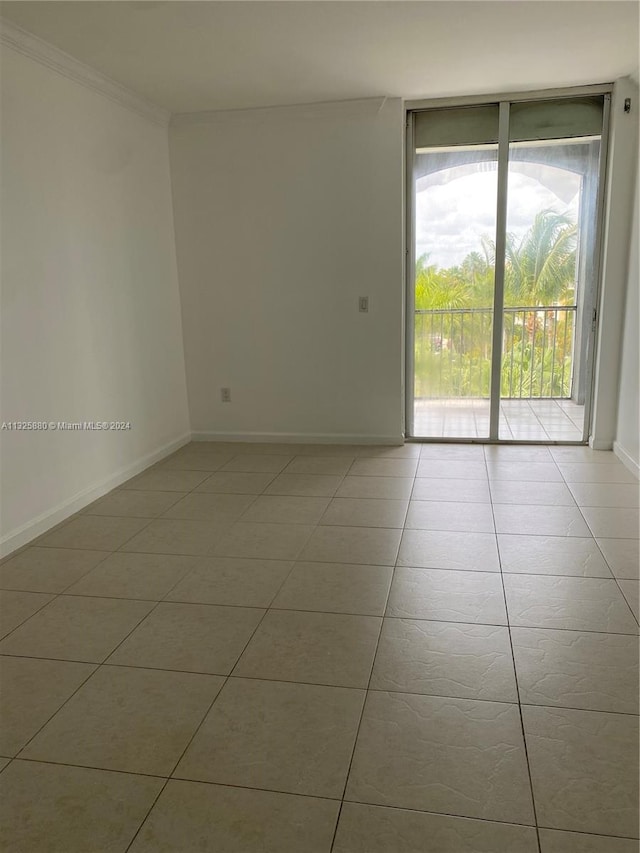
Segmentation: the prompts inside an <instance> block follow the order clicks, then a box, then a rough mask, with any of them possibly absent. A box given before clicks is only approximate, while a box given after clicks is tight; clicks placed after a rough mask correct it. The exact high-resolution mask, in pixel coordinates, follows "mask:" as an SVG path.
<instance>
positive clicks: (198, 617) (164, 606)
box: [108, 602, 265, 675]
mask: <svg viewBox="0 0 640 853" xmlns="http://www.w3.org/2000/svg"><path fill="white" fill-rule="evenodd" d="M264 612H265V611H264V610H258V609H257V608H249V607H219V606H217V605H213V604H176V603H169V602H163V603H161V604H159V605H158V606H157V607H156V609H155V610H154V611H153V613H151V614H149V616H147V618H146V619H145V620H144V622H142V623H141V624H140V625H139V626H138V627H137V628H136V629H135V631H133V632H132V633H131V634H130V635H129V636H128V637H127V638H126V639H125V641H124V642H123V643H122V645H120V646H119V647H118V648H117V649H116V650H115V652H114V653H113V654H112V655H111V657H110V658H109V659H108V663H111V664H123V665H125V666H139V667H149V668H150V669H173V670H180V671H182V672H205V673H210V674H212V675H228V674H229V673H230V672H231V670H232V669H233V667H234V664H235V663H236V661H237V660H238V658H239V657H240V655H241V654H242V651H243V649H244V647H245V646H246V645H247V643H248V641H249V639H250V637H251V635H252V634H253V632H254V631H255V629H256V627H257V626H258V623H259V622H260V620H261V619H262V617H263V615H264Z"/></svg>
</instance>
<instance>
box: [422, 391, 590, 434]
mask: <svg viewBox="0 0 640 853" xmlns="http://www.w3.org/2000/svg"><path fill="white" fill-rule="evenodd" d="M583 429H584V406H583V405H578V404H577V403H574V402H573V400H544V399H543V400H527V399H522V400H502V401H501V403H500V438H501V439H502V440H503V441H582V432H583ZM413 434H414V435H416V436H419V437H424V438H487V437H488V435H489V401H488V400H483V399H468V398H458V399H456V398H451V399H437V400H436V399H434V400H429V399H420V400H416V401H415V406H414V424H413Z"/></svg>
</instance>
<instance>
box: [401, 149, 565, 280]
mask: <svg viewBox="0 0 640 853" xmlns="http://www.w3.org/2000/svg"><path fill="white" fill-rule="evenodd" d="M524 172H526V173H528V174H524ZM460 173H463V174H462V177H458V176H459V175H460ZM497 174H498V173H497V168H496V164H495V163H493V164H491V163H480V164H473V165H467V166H463V167H459V166H458V167H454V168H452V169H445V170H442V171H440V172H437V173H435V174H433V175H430V176H428V177H426V178H420V179H419V180H418V183H417V187H416V257H420V255H422V254H424V253H425V252H427V253H428V254H429V261H430V263H432V264H436V265H437V266H439V267H441V268H446V267H450V266H454V265H456V264H459V263H460V262H461V261H462V260H463V259H464V258H465V256H466V255H468V254H469V252H473V251H478V252H481V253H482V246H481V242H480V238H481V237H482V236H483V235H487V236H488V237H490V238H491V240H494V241H495V231H496V194H497ZM579 190H580V176H579V175H576V174H575V173H573V172H568V171H567V170H564V169H557V168H554V167H551V166H541V165H538V164H531V163H517V162H515V163H511V164H510V167H509V184H508V191H507V231H508V232H512V233H514V234H515V235H516V236H517V237H521V236H522V235H523V234H524V233H525V232H526V231H527V230H528V229H529V228H530V227H531V225H532V224H533V220H534V218H535V215H536V213H538V212H539V211H541V210H546V209H549V208H551V209H553V210H555V211H556V212H557V213H567V214H569V215H571V216H572V218H574V219H576V218H577V209H578V207H577V206H578V200H579Z"/></svg>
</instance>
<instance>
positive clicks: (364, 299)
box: [358, 296, 369, 314]
mask: <svg viewBox="0 0 640 853" xmlns="http://www.w3.org/2000/svg"><path fill="white" fill-rule="evenodd" d="M358 310H359V311H361V312H362V313H363V314H366V313H367V312H368V310H369V297H368V296H359V297H358Z"/></svg>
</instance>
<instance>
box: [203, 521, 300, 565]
mask: <svg viewBox="0 0 640 853" xmlns="http://www.w3.org/2000/svg"><path fill="white" fill-rule="evenodd" d="M313 529H314V528H313V526H312V525H310V524H262V523H260V524H258V523H250V522H244V521H238V522H236V524H234V525H233V527H231V528H230V529H229V530H228V531H227V532H226V533H225V534H224V535H223V536H221V537H220V538H219V539H218V541H217V542H216V544H215V546H214V547H213V548H212V549H211V551H210V553H211V555H212V556H215V557H251V558H255V559H264V560H295V558H296V557H297V556H298V554H299V553H300V551H301V550H302V548H303V546H304V544H305V542H306V541H307V540H308V539H309V537H310V536H311V534H312V532H313Z"/></svg>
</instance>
